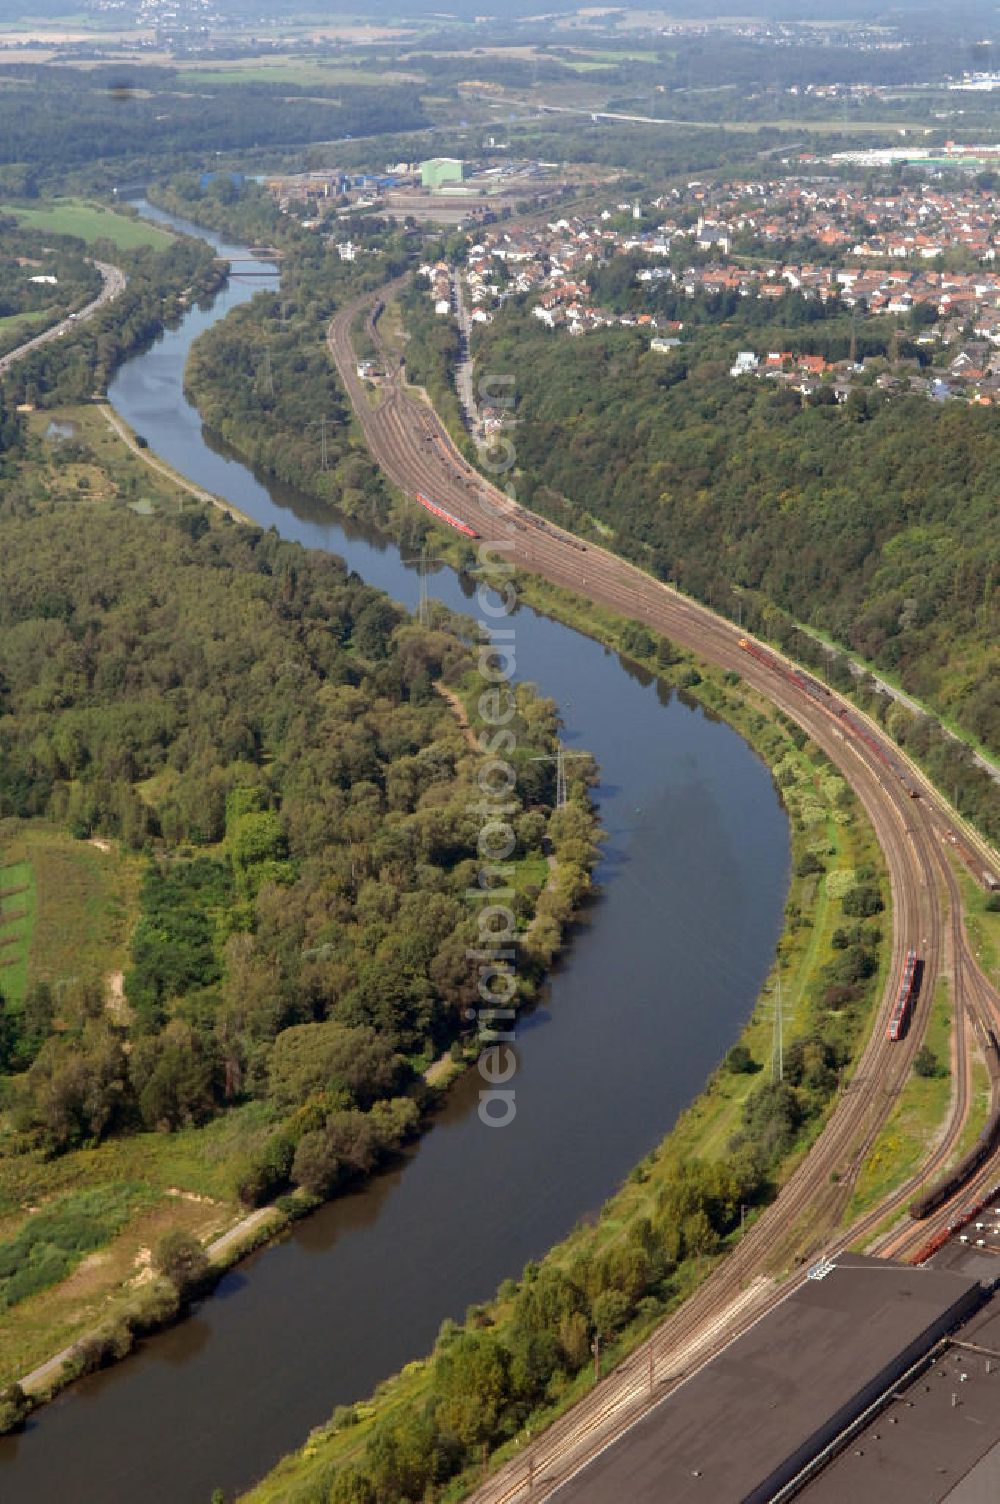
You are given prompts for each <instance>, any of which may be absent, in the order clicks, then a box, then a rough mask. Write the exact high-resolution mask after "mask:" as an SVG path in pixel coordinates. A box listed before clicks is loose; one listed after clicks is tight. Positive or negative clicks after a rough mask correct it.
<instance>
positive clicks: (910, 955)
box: [885, 950, 920, 1043]
mask: <svg viewBox="0 0 1000 1504" xmlns="http://www.w3.org/2000/svg"><path fill="white" fill-rule="evenodd" d="M919 965H920V963H919V961H918V960H917V953H916V951H915V950H908V951H907V952H906V964H905V965H904V967H903V979H902V981H901V982H900V984H899V992H898V993H897V995H896V1001H895V1003H894V1004H893V1007H892V1015H891V1017H890V1019H889V1025H888V1028H887V1029H886V1031H885V1037H886V1039H891V1040H892V1041H893V1042H894V1043H895V1042H896V1041H897V1040H900V1039H902V1038H903V1036H904V1035H905V1033H906V1031H907V1029H908V1028H909V1026H910V1014H911V1012H912V1010H913V999H914V997H915V996H916V992H917V972H918V967H919Z"/></svg>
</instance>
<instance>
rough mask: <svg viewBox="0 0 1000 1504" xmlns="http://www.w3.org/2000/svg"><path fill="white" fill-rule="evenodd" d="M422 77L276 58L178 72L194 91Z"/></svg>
mask: <svg viewBox="0 0 1000 1504" xmlns="http://www.w3.org/2000/svg"><path fill="white" fill-rule="evenodd" d="M421 78H422V75H421V74H419V73H403V72H399V71H398V70H395V69H388V68H387V69H385V70H380V69H378V68H351V67H348V66H346V65H344V64H343V63H339V64H329V65H327V64H325V63H317V62H313V61H312V60H311V59H308V58H302V59H296V58H276V59H275V60H274V62H268V61H265V60H262V59H260V58H247V59H245V60H244V61H242V62H234V63H231V64H227V65H226V66H225V67H220V66H218V65H217V64H216V65H214V66H213V67H210V68H198V67H189V68H185V69H183V70H182V71H180V72H178V74H177V79H178V82H179V83H181V84H184V85H185V86H186V87H187V88H191V87H193V86H195V85H197V84H297V85H298V86H299V87H300V88H307V87H309V85H314V86H320V87H323V86H334V85H337V84H369V85H375V86H377V85H380V84H403V83H414V82H417V83H419V82H420V80H421Z"/></svg>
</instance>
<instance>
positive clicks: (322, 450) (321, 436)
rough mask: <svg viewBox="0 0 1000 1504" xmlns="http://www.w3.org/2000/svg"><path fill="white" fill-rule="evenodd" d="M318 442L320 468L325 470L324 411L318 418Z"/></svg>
mask: <svg viewBox="0 0 1000 1504" xmlns="http://www.w3.org/2000/svg"><path fill="white" fill-rule="evenodd" d="M319 442H320V468H321V469H323V470H325V469H326V467H327V450H326V413H324V414H323V416H322V418H320V420H319Z"/></svg>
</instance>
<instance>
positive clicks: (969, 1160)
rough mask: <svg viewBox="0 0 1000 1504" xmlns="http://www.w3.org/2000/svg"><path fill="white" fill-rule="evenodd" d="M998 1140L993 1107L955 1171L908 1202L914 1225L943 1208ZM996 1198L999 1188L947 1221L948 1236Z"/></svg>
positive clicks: (997, 1112) (998, 1116)
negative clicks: (956, 1218)
mask: <svg viewBox="0 0 1000 1504" xmlns="http://www.w3.org/2000/svg"><path fill="white" fill-rule="evenodd" d="M998 1139H1000V1107H997V1108H995V1109H994V1110H993V1112H991V1113H990V1116H989V1120H988V1121H987V1124H986V1127H985V1128H984V1129H983V1131H982V1133H981V1134H980V1135H979V1137H978V1138H977V1139H976V1142H975V1143H974V1144H973V1146H972V1148H971V1149H970V1150H969V1152H968V1153H967V1154H964V1155H963V1156H962V1158H961V1159H960V1160H959V1162H958V1164H957V1165H956V1166H955V1168H954V1169H953V1170H950V1171H949V1172H948V1174H947V1175H945V1176H944V1178H943V1179H942V1180H939V1181H938V1182H937V1183H936V1184H935V1185H932V1186H931V1187H930V1189H929V1190H927V1191H925V1192H924V1194H923V1195H922V1196H918V1197H917V1199H916V1200H915V1201H911V1202H910V1206H909V1212H910V1216H911V1217H912V1218H913V1220H914V1222H922V1221H923V1220H924V1218H925V1217H929V1216H930V1215H931V1213H932V1212H936V1211H937V1209H938V1207H939V1206H944V1203H945V1202H946V1201H948V1200H949V1199H950V1198H951V1197H952V1196H954V1194H955V1192H956V1191H958V1190H960V1189H961V1187H962V1186H963V1185H964V1184H965V1182H966V1181H967V1180H968V1179H969V1177H970V1175H974V1174H975V1172H976V1171H977V1170H978V1169H979V1166H980V1165H981V1164H983V1163H985V1161H986V1160H987V1159H989V1157H990V1155H991V1154H992V1153H993V1151H994V1149H995V1148H996V1146H997V1141H998ZM997 1196H1000V1186H997V1187H995V1188H994V1189H993V1190H991V1191H990V1192H989V1193H988V1194H987V1195H985V1196H983V1197H982V1198H981V1199H979V1200H978V1201H976V1203H975V1205H974V1206H973V1207H972V1208H971V1209H967V1210H966V1211H964V1212H962V1214H961V1216H960V1217H959V1218H958V1220H957V1221H954V1222H949V1224H948V1231H949V1233H953V1232H958V1230H959V1228H961V1227H964V1226H965V1224H966V1222H971V1220H972V1218H973V1217H975V1216H976V1215H977V1214H978V1213H979V1212H981V1211H982V1209H983V1207H984V1206H985V1205H986V1203H987V1201H992V1200H994V1199H995V1198H996V1197H997Z"/></svg>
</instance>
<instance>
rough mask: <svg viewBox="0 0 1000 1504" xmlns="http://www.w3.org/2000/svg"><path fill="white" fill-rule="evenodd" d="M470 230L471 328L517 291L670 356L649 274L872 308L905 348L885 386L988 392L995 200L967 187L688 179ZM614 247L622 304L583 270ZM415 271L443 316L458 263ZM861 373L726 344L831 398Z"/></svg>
mask: <svg viewBox="0 0 1000 1504" xmlns="http://www.w3.org/2000/svg"><path fill="white" fill-rule="evenodd" d="M473 236H474V239H473V241H472V244H471V245H470V246H469V249H468V253H467V257H466V260H465V264H464V266H463V267H462V268H461V277H462V284H463V290H464V294H465V298H466V301H467V303H468V305H469V310H470V312H469V318H470V322H471V323H472V324H473V325H474V324H477V323H479V324H482V323H488V322H489V321H490V320H491V319H492V318H493V316H494V314H495V313H496V311H497V310H498V309H499V308H500V307H501V306H502V305H503V304H504V303H505V302H506V301H507V300H508V299H509V298H511V297H512V296H525V295H530V296H531V298H532V300H533V301H532V312H533V315H534V317H536V318H537V319H538V320H539V321H540V322H541V323H543V324H544V325H545V326H546V327H547V328H550V329H553V330H562V331H564V332H567V333H569V334H573V335H580V334H584V333H586V332H587V331H589V330H594V329H601V328H608V327H612V326H616V325H617V326H630V327H637V328H640V329H644V330H646V331H647V332H648V333H649V335H650V338H651V348H653V349H654V350H657V351H659V352H662V353H665V354H668V353H669V352H670V351H672V350H674V349H676V348H677V347H679V346H680V345H681V344H682V343H683V330H684V320H683V319H682V318H676V317H675V318H670V319H666V318H663V317H662V316H660V315H658V313H657V312H656V311H655V310H656V303H655V301H654V300H653V298H652V294H653V293H654V292H655V290H656V288H657V286H663V287H665V288H668V289H670V290H672V291H673V292H674V293H677V294H681V295H683V296H684V298H686V299H690V300H692V301H693V300H695V299H696V298H704V299H713V298H715V299H717V298H720V297H725V296H729V297H730V298H736V299H748V300H757V301H765V302H772V303H774V304H775V305H778V304H780V303H781V301H782V300H784V299H786V298H788V297H789V296H790V295H791V294H797V295H798V296H799V297H800V298H802V299H806V300H811V299H816V300H818V301H819V302H821V303H823V304H836V305H837V306H839V307H841V308H843V309H844V310H853V311H854V314H855V319H854V321H853V326H854V327H855V329H856V328H857V327H858V326H859V325H860V324H861V323H862V322H863V320H864V319H866V318H871V317H874V316H878V315H888V316H891V317H896V318H898V319H899V320H900V321H901V322H900V334H901V336H902V335H903V334H904V333H905V337H906V340H907V342H908V343H909V344H910V346H911V349H910V352H909V353H910V357H911V358H910V359H909V360H904V361H900V360H899V359H898V349H897V350H896V351H895V352H894V353H895V354H896V357H897V358H896V359H895V360H893V361H891V362H889V364H890V365H891V366H892V367H893V369H891V370H888V371H887V370H886V369H885V366H886V364H887V362H886V361H882V362H881V366H880V367H878V368H877V381H878V384H879V385H880V386H882V387H883V388H884V389H888V390H892V391H900V390H918V391H921V392H924V393H926V394H927V395H928V396H931V397H933V398H936V399H938V400H943V399H944V398H948V397H954V396H964V397H967V398H970V399H972V400H975V401H977V402H986V403H990V402H993V401H996V400H998V392H1000V377H998V375H997V372H1000V270H997V271H994V270H993V269H992V266H993V263H994V260H995V256H996V250H997V244H998V242H1000V197H998V196H997V195H995V194H994V193H993V192H992V191H987V190H986V189H983V188H979V187H977V186H975V185H973V184H971V183H970V184H968V185H966V186H964V187H961V188H958V189H948V190H946V189H945V188H943V187H940V186H938V187H935V186H932V185H924V186H923V187H914V186H907V187H906V188H905V190H904V189H902V188H901V189H900V191H899V192H896V193H889V192H887V191H884V190H882V191H879V192H874V193H873V192H866V191H865V189H864V188H863V187H861V186H859V185H857V184H850V183H844V182H840V181H834V180H815V179H809V178H802V179H792V180H788V179H784V180H775V181H773V182H760V181H756V182H745V183H743V182H741V183H731V182H730V183H720V184H712V183H699V182H692V183H689V184H688V185H687V187H686V188H684V189H674V190H671V191H670V192H669V193H668V194H665V195H663V196H661V197H660V198H658V199H655V200H653V201H652V202H651V203H649V204H648V205H642V204H639V203H629V202H619V203H617V204H614V205H612V206H609V207H607V208H604V209H603V210H601V211H600V212H598V213H596V214H594V215H592V216H586V217H583V216H571V217H567V218H560V219H558V220H555V221H552V222H550V223H548V224H547V225H543V226H540V227H537V228H531V229H527V228H518V229H511V228H508V227H506V226H505V225H503V224H496V225H491V226H486V227H477V228H476V229H475V230H474V231H473ZM778 246H780V247H781V248H782V250H783V251H784V252H785V256H784V257H782V258H780V259H779V258H778V257H777V256H773V259H772V257H771V256H768V254H767V253H768V250H769V249H771V248H775V247H778ZM806 253H808V254H806ZM622 256H632V257H633V258H634V260H635V286H636V289H637V296H636V297H635V298H634V299H632V300H630V302H631V305H632V306H630V307H629V308H628V309H627V310H624V311H623V310H621V309H620V308H619V309H618V310H611V309H608V308H604V307H601V306H600V305H599V304H598V302H597V301H596V300H595V297H594V293H593V289H592V276H593V273H594V272H595V271H596V270H597V268H599V267H600V266H602V265H605V264H607V263H609V262H610V261H612V260H613V259H614V258H615V257H622ZM786 258H787V259H786ZM422 270H423V272H424V274H425V276H426V277H427V279H428V283H429V291H430V295H431V297H432V298H433V299H434V302H435V305H436V308H437V311H438V313H440V314H441V315H448V314H450V313H451V312H452V311H453V279H454V277H455V275H456V272H457V269H456V268H452V267H450V266H449V265H447V264H446V263H444V262H441V263H438V264H437V265H436V266H426V267H424V268H423V269H422ZM644 289H645V291H646V292H647V294H649V296H648V297H646V298H644V297H643V295H642V294H643V290H644ZM644 302H648V303H649V309H648V310H646V311H644V310H643V308H642V304H643V303H644ZM736 306H737V307H738V304H737V305H736ZM676 311H677V310H676V309H675V312H676ZM903 320H905V323H904V322H902V321H903ZM775 322H780V313H779V311H778V309H777V307H776V309H775ZM895 343H896V344H897V345H898V344H899V343H901V340H897V341H895ZM913 346H915V347H917V350H918V352H919V353H918V357H917V358H916V359H914V358H913V351H912V347H913ZM897 366H898V368H899V369H898V370H897V369H896V367H897ZM863 370H864V367H863V364H862V363H860V362H858V361H857V360H856V359H855V358H854V356H853V353H852V358H851V359H850V360H846V361H843V362H839V363H828V362H827V361H825V360H824V359H823V358H822V357H820V356H818V355H812V354H808V353H799V352H795V351H787V350H779V351H773V350H766V349H765V350H744V351H741V352H739V353H738V354H737V355H736V358H735V361H734V364H733V368H732V374H733V376H734V377H737V378H738V377H745V376H754V377H758V378H759V377H771V378H774V379H776V380H781V381H793V382H795V384H797V385H799V386H801V388H802V390H803V391H807V392H808V391H811V390H813V389H814V387H816V385H817V384H819V383H824V382H825V383H826V384H832V385H833V387H834V390H835V391H836V393H837V394H838V395H841V396H843V395H845V394H846V393H847V392H849V391H850V389H851V386H852V383H856V382H857V381H858V379H859V377H860V376H861V375H862V373H863Z"/></svg>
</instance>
